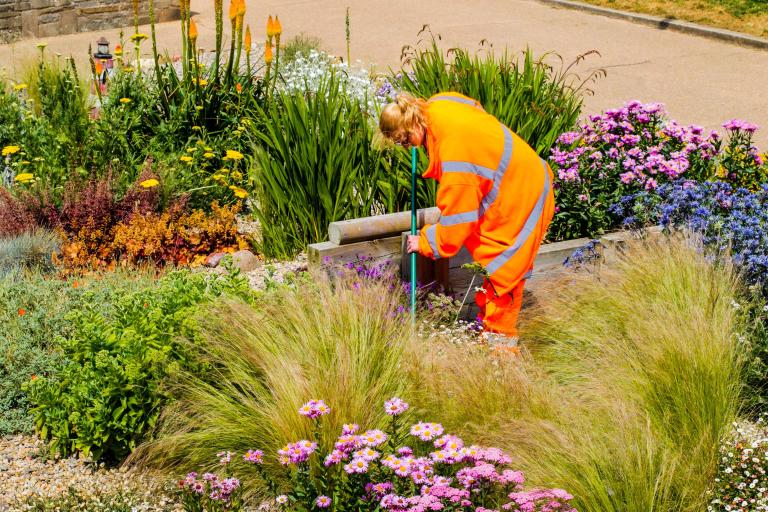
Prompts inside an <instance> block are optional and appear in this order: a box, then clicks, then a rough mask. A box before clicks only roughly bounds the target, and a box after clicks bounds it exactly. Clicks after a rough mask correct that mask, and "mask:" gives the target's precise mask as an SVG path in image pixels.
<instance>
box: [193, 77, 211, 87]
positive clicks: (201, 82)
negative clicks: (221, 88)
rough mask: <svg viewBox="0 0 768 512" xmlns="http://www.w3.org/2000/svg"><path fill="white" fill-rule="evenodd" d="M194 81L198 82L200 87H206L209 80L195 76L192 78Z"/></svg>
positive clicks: (194, 82)
mask: <svg viewBox="0 0 768 512" xmlns="http://www.w3.org/2000/svg"><path fill="white" fill-rule="evenodd" d="M192 83H193V84H197V85H199V86H200V87H205V86H206V85H208V80H206V79H205V78H200V79H197V78H194V79H192Z"/></svg>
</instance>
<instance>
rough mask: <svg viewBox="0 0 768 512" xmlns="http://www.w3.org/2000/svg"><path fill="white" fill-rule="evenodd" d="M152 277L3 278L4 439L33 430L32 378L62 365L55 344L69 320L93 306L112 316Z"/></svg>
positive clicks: (0, 362)
mask: <svg viewBox="0 0 768 512" xmlns="http://www.w3.org/2000/svg"><path fill="white" fill-rule="evenodd" d="M150 283H151V280H150V279H149V276H147V275H144V274H137V273H135V272H134V273H126V272H120V271H118V272H112V273H109V274H105V275H103V276H102V275H97V276H92V277H88V278H84V277H75V278H72V279H69V280H60V279H55V278H52V277H49V276H46V275H43V274H39V273H37V272H28V273H23V274H22V273H19V272H9V273H3V274H0V304H2V307H0V353H1V354H3V357H2V358H0V435H7V434H12V433H15V432H22V433H29V432H31V431H32V429H33V422H32V417H31V415H30V414H29V412H28V410H29V407H30V402H29V397H28V394H27V392H26V391H25V390H24V389H23V388H24V385H25V384H26V383H28V382H29V381H30V379H35V378H40V377H55V376H56V375H57V374H58V372H59V369H60V368H61V366H62V365H63V364H64V355H63V354H62V352H61V349H60V346H59V343H58V341H57V339H59V338H66V337H68V336H69V335H70V334H71V332H72V329H73V326H72V324H71V322H70V321H69V320H67V316H68V315H69V313H70V312H71V311H75V310H78V309H80V308H82V307H84V306H85V304H90V307H92V308H99V310H100V311H102V312H103V314H105V315H109V314H111V311H112V307H113V303H112V300H111V297H112V295H113V294H116V293H117V290H123V291H125V292H128V291H130V290H135V289H136V288H140V287H146V286H149V285H150Z"/></svg>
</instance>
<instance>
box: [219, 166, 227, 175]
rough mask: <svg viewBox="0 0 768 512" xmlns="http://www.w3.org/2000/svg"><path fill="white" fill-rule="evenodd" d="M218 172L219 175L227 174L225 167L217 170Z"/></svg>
mask: <svg viewBox="0 0 768 512" xmlns="http://www.w3.org/2000/svg"><path fill="white" fill-rule="evenodd" d="M218 172H220V173H221V174H229V169H227V168H226V167H222V168H221V169H219V170H218Z"/></svg>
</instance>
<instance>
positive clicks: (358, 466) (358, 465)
mask: <svg viewBox="0 0 768 512" xmlns="http://www.w3.org/2000/svg"><path fill="white" fill-rule="evenodd" d="M344 471H346V472H347V473H348V474H350V475H351V474H355V473H357V474H362V473H366V472H367V471H368V461H367V460H363V459H352V461H351V462H350V463H349V464H345V465H344Z"/></svg>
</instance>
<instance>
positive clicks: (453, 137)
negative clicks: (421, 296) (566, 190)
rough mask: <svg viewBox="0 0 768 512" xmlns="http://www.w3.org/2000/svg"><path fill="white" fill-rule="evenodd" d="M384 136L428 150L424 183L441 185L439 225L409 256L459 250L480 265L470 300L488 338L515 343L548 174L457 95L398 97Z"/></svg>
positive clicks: (548, 203) (411, 244) (550, 199)
mask: <svg viewBox="0 0 768 512" xmlns="http://www.w3.org/2000/svg"><path fill="white" fill-rule="evenodd" d="M379 129H380V130H381V133H382V134H383V135H384V136H385V137H387V138H388V139H390V140H392V141H394V142H395V143H396V144H399V145H403V146H422V145H424V146H425V147H426V150H427V153H428V155H429V167H428V168H427V170H426V172H425V173H424V175H423V176H424V177H425V178H432V179H435V180H437V181H438V183H439V184H440V185H439V187H438V190H437V207H438V208H439V209H440V220H439V221H438V223H437V224H433V225H426V226H424V227H423V228H422V230H421V234H420V235H418V236H409V237H408V252H409V253H410V252H418V253H420V254H422V255H423V256H426V257H429V258H432V259H438V258H450V257H452V256H454V255H456V253H458V252H459V250H460V249H461V247H462V246H465V247H466V248H467V250H469V252H470V254H471V255H472V258H473V259H474V261H475V262H476V263H479V264H480V265H482V266H483V268H484V269H485V271H486V279H485V281H484V283H483V288H482V290H481V291H479V292H478V293H477V294H476V295H475V300H476V302H477V304H478V306H479V307H480V316H481V318H482V321H483V326H484V329H485V331H486V332H489V333H495V334H496V336H493V338H495V339H497V340H498V341H501V339H503V338H504V337H507V338H509V339H508V340H507V341H508V342H511V343H514V342H516V339H517V317H518V314H519V313H520V307H521V305H522V299H523V287H524V286H525V281H526V279H528V278H529V277H530V276H531V273H532V271H533V262H534V259H535V258H536V253H537V252H538V249H539V246H540V245H541V241H542V239H543V238H544V235H545V233H546V232H547V228H548V227H549V223H550V221H551V220H552V216H553V215H554V210H555V198H554V194H553V191H552V180H553V175H552V171H551V169H550V168H549V166H548V165H547V163H546V162H545V161H544V160H542V159H541V158H539V156H538V155H537V154H536V152H535V151H534V150H533V149H532V148H531V147H530V146H529V145H528V144H526V142H525V141H523V140H522V139H521V138H520V137H518V136H517V135H515V134H514V133H512V131H511V130H510V129H509V128H507V127H506V126H504V125H503V124H502V123H501V122H499V120H498V119H496V118H495V117H493V116H492V115H490V114H488V113H486V112H485V110H483V107H482V106H481V105H480V104H479V103H478V102H477V101H475V100H473V99H471V98H468V97H466V96H462V95H461V94H458V93H441V94H437V95H435V96H433V97H431V98H430V99H429V100H426V101H425V100H423V99H419V98H414V97H413V96H411V95H409V94H400V95H398V96H397V99H396V101H395V102H394V103H390V104H389V105H387V106H386V107H384V109H383V110H382V112H381V117H380V119H379Z"/></svg>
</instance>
